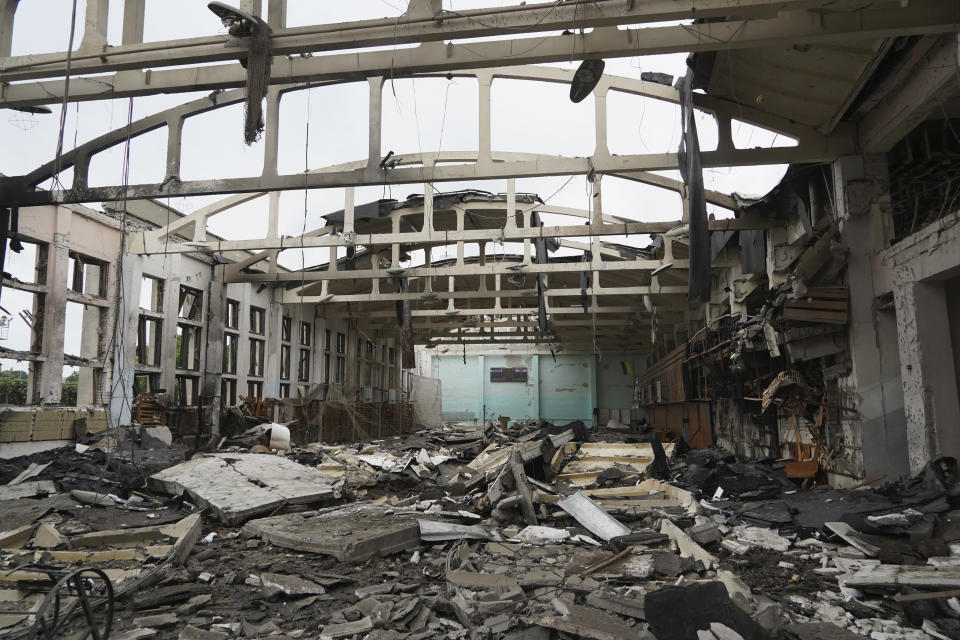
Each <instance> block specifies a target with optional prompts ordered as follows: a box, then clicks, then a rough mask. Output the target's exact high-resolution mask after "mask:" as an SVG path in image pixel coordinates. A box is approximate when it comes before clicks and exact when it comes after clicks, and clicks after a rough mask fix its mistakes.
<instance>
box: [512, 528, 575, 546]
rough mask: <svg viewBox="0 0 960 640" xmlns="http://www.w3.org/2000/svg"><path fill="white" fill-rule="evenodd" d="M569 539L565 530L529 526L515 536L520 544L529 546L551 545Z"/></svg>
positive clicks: (568, 534)
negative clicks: (529, 544)
mask: <svg viewBox="0 0 960 640" xmlns="http://www.w3.org/2000/svg"><path fill="white" fill-rule="evenodd" d="M569 537H570V532H569V531H567V530H566V529H555V528H553V527H540V526H529V527H525V528H524V529H523V531H521V532H520V533H518V534H517V535H516V539H517V540H520V541H521V542H529V543H531V544H552V543H555V542H563V541H564V540H566V539H567V538H569Z"/></svg>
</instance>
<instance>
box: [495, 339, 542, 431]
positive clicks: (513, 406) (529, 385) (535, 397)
mask: <svg viewBox="0 0 960 640" xmlns="http://www.w3.org/2000/svg"><path fill="white" fill-rule="evenodd" d="M483 358H484V362H483V382H482V385H483V390H484V391H483V398H484V402H485V403H486V405H487V418H488V419H496V418H497V417H498V416H508V417H509V418H510V419H511V420H530V419H532V420H536V419H537V418H538V417H539V415H538V408H539V402H540V401H539V393H538V391H539V390H538V386H537V384H538V380H539V375H538V372H537V364H538V356H536V355H520V356H495V355H489V356H483ZM492 367H513V368H517V367H526V369H527V382H526V384H523V383H521V382H490V369H491V368H492Z"/></svg>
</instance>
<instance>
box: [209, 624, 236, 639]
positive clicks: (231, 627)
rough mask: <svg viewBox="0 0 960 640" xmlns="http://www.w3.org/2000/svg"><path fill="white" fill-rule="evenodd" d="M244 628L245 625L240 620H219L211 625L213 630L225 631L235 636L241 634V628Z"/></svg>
mask: <svg viewBox="0 0 960 640" xmlns="http://www.w3.org/2000/svg"><path fill="white" fill-rule="evenodd" d="M242 628H243V625H242V624H240V623H239V622H218V623H217V624H215V625H212V626H211V627H210V629H211V630H212V631H223V632H225V633H228V634H230V635H234V636H236V635H240V630H241V629H242Z"/></svg>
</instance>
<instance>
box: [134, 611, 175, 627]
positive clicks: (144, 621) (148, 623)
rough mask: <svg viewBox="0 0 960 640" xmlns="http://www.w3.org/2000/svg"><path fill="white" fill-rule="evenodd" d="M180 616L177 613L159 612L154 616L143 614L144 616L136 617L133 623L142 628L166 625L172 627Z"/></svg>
mask: <svg viewBox="0 0 960 640" xmlns="http://www.w3.org/2000/svg"><path fill="white" fill-rule="evenodd" d="M177 622H178V618H177V614H175V613H158V614H156V615H153V616H143V617H142V618H134V619H133V624H135V625H137V626H138V627H141V628H149V627H156V628H157V629H162V628H164V627H172V626H173V625H175V624H177Z"/></svg>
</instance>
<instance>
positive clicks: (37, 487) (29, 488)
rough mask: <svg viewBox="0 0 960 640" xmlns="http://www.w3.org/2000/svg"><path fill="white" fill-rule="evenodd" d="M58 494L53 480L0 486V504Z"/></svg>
mask: <svg viewBox="0 0 960 640" xmlns="http://www.w3.org/2000/svg"><path fill="white" fill-rule="evenodd" d="M56 492H57V487H56V485H55V484H53V481H52V480H33V481H31V482H20V483H18V484H8V485H2V486H0V502H2V501H4V500H19V499H20V498H32V497H33V496H44V495H50V494H52V493H56Z"/></svg>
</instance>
